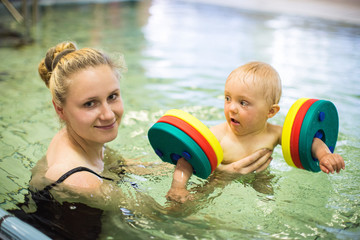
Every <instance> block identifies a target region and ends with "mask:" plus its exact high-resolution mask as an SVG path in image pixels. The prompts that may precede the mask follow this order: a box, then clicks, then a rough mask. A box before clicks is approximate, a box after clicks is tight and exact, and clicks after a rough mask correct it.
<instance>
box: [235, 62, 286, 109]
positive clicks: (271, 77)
mask: <svg viewBox="0 0 360 240" xmlns="http://www.w3.org/2000/svg"><path fill="white" fill-rule="evenodd" d="M233 78H236V79H238V80H240V81H243V83H245V84H247V85H253V86H255V87H260V89H261V90H262V91H263V93H264V97H265V99H266V101H267V102H268V103H269V104H270V105H273V104H278V103H279V101H280V97H281V91H282V90H281V79H280V76H279V74H278V72H277V71H276V70H275V69H274V68H273V67H272V66H271V65H269V64H267V63H264V62H249V63H246V64H244V65H242V66H240V67H238V68H236V69H235V70H234V71H232V72H231V73H230V75H229V77H228V79H233Z"/></svg>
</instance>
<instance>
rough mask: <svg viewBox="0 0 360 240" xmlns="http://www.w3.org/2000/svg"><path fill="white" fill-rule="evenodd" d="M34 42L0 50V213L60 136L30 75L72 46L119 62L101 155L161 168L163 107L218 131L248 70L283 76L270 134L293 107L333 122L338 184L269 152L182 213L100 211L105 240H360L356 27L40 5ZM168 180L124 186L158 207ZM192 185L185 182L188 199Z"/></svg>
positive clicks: (229, 14) (246, 14) (144, 7)
mask: <svg viewBox="0 0 360 240" xmlns="http://www.w3.org/2000/svg"><path fill="white" fill-rule="evenodd" d="M3 17H5V16H4V15H3ZM32 35H33V37H34V38H35V42H34V44H32V45H29V46H25V47H21V48H18V49H13V48H0V56H1V58H0V114H1V115H0V207H2V208H4V209H12V208H14V207H15V205H16V204H17V203H19V202H23V201H24V195H25V194H26V193H27V187H28V182H29V179H30V176H31V174H30V169H31V168H32V167H33V166H34V165H35V164H36V162H37V161H38V160H39V159H41V157H43V156H44V154H45V152H46V149H47V145H48V144H49V142H50V140H51V138H52V136H53V135H54V134H55V133H56V132H57V131H58V129H59V122H58V120H57V117H56V115H55V113H54V110H53V108H52V105H51V98H50V93H49V91H48V89H47V88H46V87H45V85H44V84H43V83H42V81H41V80H40V78H39V77H38V74H37V65H38V63H39V61H40V60H41V58H42V57H43V56H44V54H45V52H46V50H47V49H48V48H49V47H51V46H53V45H55V44H56V43H58V42H61V41H64V40H72V41H76V42H77V44H78V45H79V46H80V47H88V46H89V47H95V48H100V49H103V50H104V51H106V52H110V53H117V52H121V53H123V54H124V56H125V59H126V61H127V64H128V69H129V70H128V72H127V73H126V74H125V78H124V79H123V80H122V81H121V88H122V95H123V99H124V102H125V115H124V119H123V122H122V125H121V127H120V130H119V135H118V138H117V139H116V140H115V141H113V142H111V143H110V144H109V146H111V147H112V148H113V149H116V150H117V151H118V152H119V153H121V154H122V155H123V156H124V157H125V158H138V157H140V158H141V161H144V162H157V161H159V160H158V159H157V157H156V155H155V154H154V153H153V151H152V149H151V147H150V145H149V143H148V141H147V130H148V129H149V127H150V126H151V125H152V124H153V123H154V122H155V121H156V120H157V119H158V118H159V117H160V116H161V115H162V114H163V113H164V112H165V111H166V110H168V109H171V108H180V109H182V110H185V111H188V112H189V113H191V114H193V115H194V116H196V117H197V118H199V119H200V120H201V121H203V122H204V123H205V124H206V125H208V126H212V125H215V124H218V123H220V122H222V121H223V120H224V117H223V113H222V108H223V96H222V94H223V87H224V81H225V79H226V77H227V75H228V74H229V73H230V71H231V70H232V69H234V68H235V67H237V66H239V65H241V64H243V63H245V62H248V61H251V60H260V61H265V62H268V63H270V64H272V65H273V66H274V67H275V68H276V69H277V70H278V71H279V73H280V76H281V77H282V80H283V96H282V99H281V102H280V105H281V110H280V113H279V114H278V115H277V116H276V117H275V118H274V119H272V122H273V123H277V124H282V123H283V121H284V119H285V116H286V113H287V111H288V109H289V108H290V106H291V105H292V103H294V102H295V101H296V99H298V98H300V97H310V98H320V99H327V100H330V101H332V102H333V103H334V104H335V105H336V107H337V109H338V112H339V116H340V130H339V139H338V143H337V147H336V152H337V153H339V154H341V155H342V156H343V157H344V159H345V163H346V170H345V171H343V172H341V174H337V175H326V174H323V173H317V174H315V173H310V172H306V171H302V170H298V169H294V168H291V167H289V166H287V164H286V163H285V161H284V159H283V157H282V153H281V149H280V147H277V148H276V150H275V152H274V155H273V157H274V160H273V161H272V163H271V164H270V167H269V170H268V172H266V173H264V174H259V175H249V176H245V177H243V178H240V179H238V180H236V181H232V182H229V183H228V184H227V185H221V186H218V187H216V188H215V189H213V190H211V191H210V190H209V188H206V187H205V188H203V189H201V188H200V189H199V188H198V189H197V190H196V191H198V194H202V193H203V194H204V195H205V197H203V198H201V199H200V200H199V201H198V202H196V203H188V204H184V205H183V206H180V207H179V208H180V209H179V212H176V213H173V214H168V215H163V216H157V217H156V218H147V217H140V216H139V217H138V218H136V219H135V220H134V222H132V223H129V222H128V221H124V220H123V217H122V214H121V213H120V210H119V211H118V212H116V211H114V212H112V213H108V214H107V216H106V217H104V219H103V231H102V234H101V236H100V238H101V239H119V238H121V236H126V237H127V239H130V238H131V236H133V238H134V239H136V238H154V239H277V238H279V239H360V216H359V215H360V187H359V182H360V171H359V170H360V163H359V160H360V159H359V155H360V145H359V142H360V137H359V129H360V111H359V105H360V87H359V84H358V82H359V79H358V78H359V76H360V51H358V50H359V49H360V26H357V25H347V24H343V23H339V22H332V21H322V20H318V19H312V18H307V19H305V18H301V17H296V16H288V15H273V14H265V13H258V12H251V11H245V10H237V9H231V8H225V7H224V8H223V7H215V6H209V5H202V4H193V3H189V2H186V3H184V2H181V1H163V0H159V1H139V2H132V3H125V2H115V3H104V4H89V5H88V4H86V5H85V4H82V5H56V6H55V5H49V6H42V7H41V9H40V18H39V21H38V23H37V24H36V25H34V26H33V28H32ZM171 173H172V172H171V170H168V171H165V172H163V173H162V174H161V175H156V176H155V175H146V176H136V175H134V176H132V178H133V179H136V182H137V183H138V185H139V186H141V189H142V190H143V191H144V192H145V193H146V194H148V195H149V196H151V197H153V198H154V199H155V200H156V201H157V202H158V203H159V204H160V205H162V206H166V204H167V203H166V200H165V197H164V196H165V194H166V192H167V190H168V188H169V187H170V183H171ZM201 184H205V182H204V181H202V180H199V179H196V178H194V177H193V178H192V179H191V185H190V188H191V187H196V186H199V185H201Z"/></svg>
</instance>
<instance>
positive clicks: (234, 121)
mask: <svg viewBox="0 0 360 240" xmlns="http://www.w3.org/2000/svg"><path fill="white" fill-rule="evenodd" d="M231 122H232V123H234V124H240V122H238V121H236V120H235V119H234V118H231Z"/></svg>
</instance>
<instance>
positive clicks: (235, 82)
mask: <svg viewBox="0 0 360 240" xmlns="http://www.w3.org/2000/svg"><path fill="white" fill-rule="evenodd" d="M269 110H270V107H269V105H268V103H267V102H266V100H265V97H264V93H263V91H262V90H261V89H259V87H257V86H254V85H253V84H251V83H250V84H247V83H244V82H243V81H241V80H239V79H236V77H231V76H230V77H229V78H228V79H227V81H226V84H225V103H224V113H225V117H226V121H227V123H228V125H229V127H230V128H231V130H232V131H233V132H234V133H235V134H236V135H239V136H241V135H247V134H255V133H257V132H259V131H262V130H263V128H264V126H265V124H266V121H267V119H268V113H269Z"/></svg>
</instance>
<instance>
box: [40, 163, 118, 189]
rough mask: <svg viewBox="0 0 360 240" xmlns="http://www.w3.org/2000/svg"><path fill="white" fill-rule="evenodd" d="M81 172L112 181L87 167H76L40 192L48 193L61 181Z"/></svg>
mask: <svg viewBox="0 0 360 240" xmlns="http://www.w3.org/2000/svg"><path fill="white" fill-rule="evenodd" d="M82 171H87V172H90V173H93V174H95V175H96V176H98V177H99V178H102V179H105V180H109V181H114V179H112V178H107V177H103V176H101V175H99V174H97V173H96V172H94V171H93V170H91V169H90V168H87V167H76V168H73V169H71V170H69V171H68V172H66V173H64V174H63V175H62V176H61V177H60V178H59V179H58V180H57V181H56V182H54V183H52V184H50V185H47V186H46V187H45V188H44V189H43V190H42V191H49V190H50V189H52V188H53V187H55V186H56V185H57V184H60V183H62V182H63V181H65V180H66V179H67V178H68V177H70V176H71V175H72V174H74V173H77V172H82Z"/></svg>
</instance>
